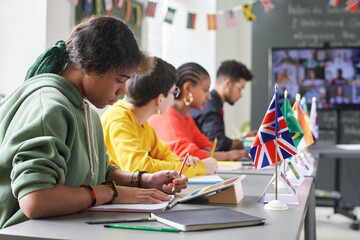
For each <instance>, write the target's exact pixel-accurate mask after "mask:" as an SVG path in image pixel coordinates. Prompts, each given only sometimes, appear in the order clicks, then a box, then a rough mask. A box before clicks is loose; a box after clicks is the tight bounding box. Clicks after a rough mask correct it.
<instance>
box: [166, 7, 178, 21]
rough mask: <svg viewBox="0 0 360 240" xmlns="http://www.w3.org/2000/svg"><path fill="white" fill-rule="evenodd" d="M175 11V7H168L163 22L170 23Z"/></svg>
mask: <svg viewBox="0 0 360 240" xmlns="http://www.w3.org/2000/svg"><path fill="white" fill-rule="evenodd" d="M175 12H176V9H173V8H170V7H168V11H167V13H166V16H165V20H164V22H167V23H169V24H172V22H173V19H174V15H175Z"/></svg>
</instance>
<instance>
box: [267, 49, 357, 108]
mask: <svg viewBox="0 0 360 240" xmlns="http://www.w3.org/2000/svg"><path fill="white" fill-rule="evenodd" d="M270 74H271V79H272V80H271V81H272V86H274V85H275V83H277V84H278V86H279V103H280V104H281V103H282V102H283V99H284V95H283V93H284V90H285V89H286V90H287V91H288V99H289V100H290V101H291V102H294V101H295V96H296V94H297V93H300V94H301V96H303V97H304V98H305V101H306V103H307V104H311V102H312V98H313V97H316V99H317V107H318V108H319V109H331V108H337V107H339V106H343V105H344V104H360V48H326V49H325V48H306V49H305V48H301V49H300V48H299V49H272V50H271V73H270ZM272 89H273V88H272ZM272 94H273V90H272Z"/></svg>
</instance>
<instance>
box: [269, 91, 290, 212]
mask: <svg viewBox="0 0 360 240" xmlns="http://www.w3.org/2000/svg"><path fill="white" fill-rule="evenodd" d="M277 92H278V85H277V84H276V85H275V93H277ZM277 119H278V118H277V111H276V106H275V122H276V121H277ZM275 128H276V123H275ZM275 132H276V134H275V200H271V201H270V202H269V203H268V204H266V205H265V206H264V209H266V210H276V211H281V210H288V206H287V205H286V204H285V203H284V202H282V201H281V200H278V197H277V195H278V194H277V193H278V165H277V150H278V140H277V131H275Z"/></svg>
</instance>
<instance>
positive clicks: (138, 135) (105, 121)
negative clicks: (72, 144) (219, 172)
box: [101, 99, 206, 177]
mask: <svg viewBox="0 0 360 240" xmlns="http://www.w3.org/2000/svg"><path fill="white" fill-rule="evenodd" d="M101 123H102V127H103V131H104V138H105V144H106V146H107V150H108V153H109V159H110V164H114V165H117V166H118V167H119V168H120V169H122V170H124V171H128V172H134V171H135V170H137V169H139V170H141V171H147V172H149V173H154V172H158V171H161V170H168V169H170V170H178V171H179V170H180V168H181V165H182V162H181V161H180V160H179V157H178V156H177V155H176V154H174V153H173V152H171V151H170V149H169V146H168V145H167V144H166V143H164V142H163V141H161V140H159V139H158V137H157V135H156V133H155V131H154V129H153V128H152V127H151V126H150V125H149V124H148V122H147V121H146V122H145V123H144V124H143V125H142V126H141V125H140V124H139V122H138V121H137V119H136V117H135V115H134V114H133V112H132V111H131V110H130V108H129V106H128V104H127V102H126V101H125V100H124V99H123V100H119V101H118V102H117V103H115V104H114V105H113V106H111V107H109V108H108V109H107V110H106V111H105V113H104V114H103V115H102V117H101ZM183 174H184V175H186V176H187V177H193V176H196V175H205V174H206V169H205V165H204V163H202V162H201V161H199V162H198V166H190V167H189V166H186V165H185V167H184V169H183Z"/></svg>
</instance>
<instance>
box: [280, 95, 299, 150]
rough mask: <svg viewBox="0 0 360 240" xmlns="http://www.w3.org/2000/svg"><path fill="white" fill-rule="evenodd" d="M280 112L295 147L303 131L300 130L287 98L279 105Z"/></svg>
mask: <svg viewBox="0 0 360 240" xmlns="http://www.w3.org/2000/svg"><path fill="white" fill-rule="evenodd" d="M281 112H282V113H283V115H284V118H285V122H286V124H287V126H288V128H289V132H290V135H291V138H292V140H293V142H294V146H295V147H296V148H297V146H298V145H299V143H300V140H301V139H302V137H303V136H304V133H303V131H302V130H301V127H300V124H299V122H298V120H297V119H296V117H295V115H294V112H293V110H292V107H291V104H290V102H289V100H288V99H287V98H285V101H284V103H283V105H282V106H281Z"/></svg>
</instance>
